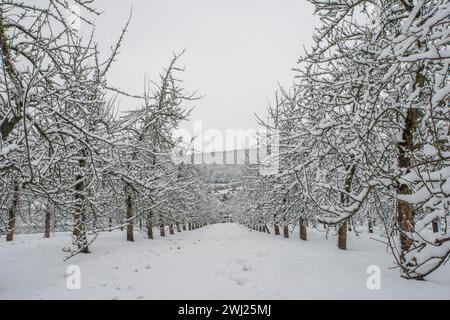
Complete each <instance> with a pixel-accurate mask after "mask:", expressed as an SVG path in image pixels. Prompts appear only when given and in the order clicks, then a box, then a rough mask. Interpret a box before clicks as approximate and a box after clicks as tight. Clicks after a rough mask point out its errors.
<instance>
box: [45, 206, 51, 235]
mask: <svg viewBox="0 0 450 320" xmlns="http://www.w3.org/2000/svg"><path fill="white" fill-rule="evenodd" d="M51 221H52V207H51V204H50V201H49V203H48V204H47V210H45V221H44V238H46V239H48V238H50V230H51V227H52V226H51Z"/></svg>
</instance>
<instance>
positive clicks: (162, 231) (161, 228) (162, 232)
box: [159, 220, 166, 237]
mask: <svg viewBox="0 0 450 320" xmlns="http://www.w3.org/2000/svg"><path fill="white" fill-rule="evenodd" d="M159 234H160V236H161V237H165V236H166V229H165V227H164V220H160V222H159Z"/></svg>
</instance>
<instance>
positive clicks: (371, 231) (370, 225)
mask: <svg viewBox="0 0 450 320" xmlns="http://www.w3.org/2000/svg"><path fill="white" fill-rule="evenodd" d="M368 226H369V233H373V221H372V219H371V218H369V223H368Z"/></svg>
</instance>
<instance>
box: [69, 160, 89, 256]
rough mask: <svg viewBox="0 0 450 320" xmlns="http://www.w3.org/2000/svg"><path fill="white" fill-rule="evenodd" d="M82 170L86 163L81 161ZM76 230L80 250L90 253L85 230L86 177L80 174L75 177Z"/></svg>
mask: <svg viewBox="0 0 450 320" xmlns="http://www.w3.org/2000/svg"><path fill="white" fill-rule="evenodd" d="M79 164H80V168H84V166H85V161H84V160H79ZM75 179H76V185H75V228H74V230H73V235H74V236H75V239H76V242H77V245H78V249H79V250H80V252H81V253H89V247H88V243H87V237H86V233H85V230H84V220H85V219H84V201H85V196H84V192H85V186H84V176H83V175H82V174H79V175H77V176H76V177H75Z"/></svg>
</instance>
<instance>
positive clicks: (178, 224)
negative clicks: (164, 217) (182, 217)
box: [176, 222, 181, 232]
mask: <svg viewBox="0 0 450 320" xmlns="http://www.w3.org/2000/svg"><path fill="white" fill-rule="evenodd" d="M176 226H177V232H181V228H180V223H179V222H177V223H176Z"/></svg>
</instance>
